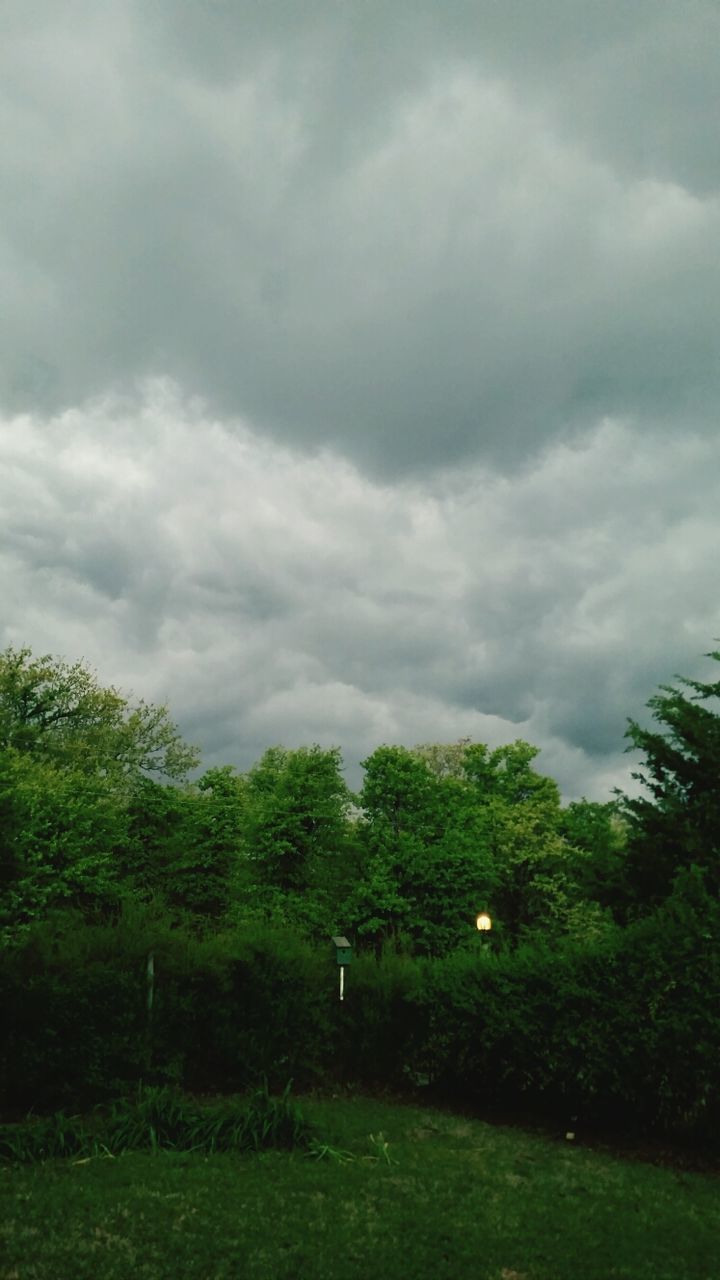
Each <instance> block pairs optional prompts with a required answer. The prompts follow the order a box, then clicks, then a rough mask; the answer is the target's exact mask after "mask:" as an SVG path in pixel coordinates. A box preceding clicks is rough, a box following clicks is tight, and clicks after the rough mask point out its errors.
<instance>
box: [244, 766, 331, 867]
mask: <svg viewBox="0 0 720 1280" xmlns="http://www.w3.org/2000/svg"><path fill="white" fill-rule="evenodd" d="M341 769H342V764H341V758H340V752H339V750H338V749H337V748H335V747H333V748H330V749H329V750H323V749H322V748H321V747H318V746H313V747H309V748H308V747H300V748H299V749H298V750H297V751H287V750H285V749H284V748H283V747H272V748H271V749H270V750H269V751H266V752H265V754H264V756H263V757H262V759H261V760H260V761H259V763H258V764H256V765H255V766H254V768H253V769H251V770H250V772H249V774H248V775H247V778H246V788H247V789H246V809H245V818H244V831H245V841H246V847H247V850H248V852H249V855H250V857H251V858H252V860H253V862H254V864H255V869H256V872H257V875H258V877H259V878H260V880H264V881H266V882H270V883H271V884H273V885H276V886H277V887H278V888H280V889H282V890H284V891H290V892H292V891H303V890H305V889H307V888H308V886H309V885H311V884H312V883H313V882H316V881H317V879H318V876H319V874H320V872H321V870H322V869H323V868H324V867H325V866H326V865H327V864H332V863H333V862H334V861H335V860H337V859H339V858H341V857H342V852H343V848H344V845H345V842H346V836H347V813H348V808H349V804H350V793H349V791H348V789H347V785H346V783H345V781H344V779H343V777H342V773H341Z"/></svg>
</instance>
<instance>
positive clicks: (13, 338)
mask: <svg viewBox="0 0 720 1280" xmlns="http://www.w3.org/2000/svg"><path fill="white" fill-rule="evenodd" d="M10 14H11V15H12V14H14V15H15V17H14V21H13V18H12V16H9V17H8V18H7V19H6V28H7V30H6V33H5V39H4V40H3V42H2V45H1V46H0V47H2V49H3V54H2V57H3V59H4V65H3V67H2V78H1V80H0V83H2V85H3V86H4V88H3V92H4V98H5V105H4V109H3V116H2V124H3V127H2V130H0V137H1V138H2V140H3V141H2V144H0V146H1V147H2V166H3V172H4V173H5V174H6V175H7V177H9V179H10V181H9V182H7V183H6V185H5V189H6V191H7V192H8V194H7V197H6V206H5V208H4V209H3V225H4V228H5V240H4V244H3V252H2V258H1V259H0V288H1V290H2V296H3V299H4V306H3V317H4V321H3V323H4V326H5V331H4V333H2V335H0V336H1V337H2V341H1V342H0V349H2V350H3V351H4V352H5V357H4V367H3V368H2V371H1V373H0V394H2V397H3V401H4V403H5V404H6V405H7V406H9V407H11V408H14V409H16V410H24V409H29V408H41V409H43V410H45V411H57V410H58V409H61V408H63V407H67V406H68V405H73V404H78V403H82V402H83V401H84V400H85V399H86V398H87V396H89V395H94V394H102V393H104V392H105V391H106V390H107V389H108V388H109V387H111V386H116V387H117V386H120V387H123V386H126V385H127V384H128V383H131V382H132V381H133V380H134V379H135V378H137V377H138V376H146V375H153V376H157V375H160V376H171V377H173V378H175V379H176V380H177V381H178V382H179V383H180V384H181V385H183V386H184V387H186V388H187V389H188V391H189V392H191V393H193V394H194V393H200V394H202V395H203V396H204V397H206V398H207V399H208V400H209V402H210V403H211V404H212V406H213V408H214V410H215V411H217V412H218V413H221V414H224V415H229V416H233V415H244V416H245V417H247V418H248V419H250V420H251V421H253V422H254V423H255V424H256V426H257V427H258V428H259V429H260V430H262V431H263V432H271V433H272V434H273V435H274V436H275V438H278V439H282V440H285V441H289V442H292V443H294V444H296V445H298V444H302V445H307V446H317V445H320V446H324V445H328V444H329V445H332V446H333V447H334V448H338V449H339V450H340V451H342V452H343V453H345V454H346V455H347V456H349V457H351V458H353V459H355V460H356V461H359V462H360V464H361V465H363V466H364V467H367V468H370V469H371V470H372V471H373V473H374V474H376V475H381V474H383V475H389V476H394V475H400V474H407V473H408V472H410V471H412V472H418V471H421V470H422V469H423V468H428V467H436V466H440V465H446V464H448V463H449V464H453V463H456V462H457V461H459V460H462V459H463V458H465V457H471V456H478V455H482V456H483V457H485V458H490V459H494V460H496V461H499V462H501V463H503V464H505V465H516V464H517V463H518V462H522V461H524V460H525V459H526V458H527V456H528V454H530V453H532V452H534V451H537V450H538V449H539V448H542V447H543V445H544V444H545V443H546V442H547V441H548V440H551V439H555V438H557V437H558V436H563V437H564V438H572V436H573V434H574V433H576V432H577V431H578V430H582V429H584V428H585V427H586V426H587V425H588V424H592V423H594V422H595V421H597V419H598V418H600V417H603V416H608V415H620V416H623V417H626V416H628V415H633V416H634V419H635V421H636V422H637V424H638V426H639V427H643V428H644V429H645V430H647V432H648V434H651V435H654V434H655V433H657V432H658V431H659V430H663V429H664V430H670V431H672V430H673V429H674V425H675V424H676V423H677V422H678V421H682V422H683V424H684V427H685V429H686V430H691V431H703V430H705V431H708V432H710V431H714V430H715V406H716V404H717V399H718V389H719V388H718V380H719V377H720V375H719V372H718V369H719V366H718V361H717V357H716V343H715V333H716V332H717V329H718V324H719V322H720V287H719V285H720V279H719V276H720V256H719V255H718V254H717V252H716V247H717V243H718V236H719V234H720V194H719V193H720V148H718V143H717V133H716V129H715V127H714V121H715V120H716V119H717V114H718V106H719V105H720V104H719V103H718V99H717V77H716V67H715V51H716V50H717V47H718V36H720V11H718V8H717V5H716V4H715V3H714V0H707V2H706V3H703V2H702V0H694V2H693V0H682V3H676V4H673V3H669V4H665V3H664V4H658V3H657V0H652V3H650V2H649V0H645V2H641V3H636V4H634V5H632V6H628V5H627V4H625V3H610V4H604V5H603V6H602V8H601V9H600V8H598V10H597V12H596V13H594V12H593V11H591V10H589V9H588V6H578V5H577V4H575V3H573V2H571V0H562V2H561V0H555V3H553V4H549V5H543V6H538V5H537V3H536V2H535V0H518V3H517V4H514V5H499V4H497V3H496V0H485V2H484V3H477V2H474V3H473V4H462V3H449V4H443V5H439V4H437V3H422V2H420V3H417V2H416V0H413V3H412V4H410V3H408V2H405V3H402V2H401V3H398V4H394V5H390V6H388V5H382V6H381V5H379V4H377V3H369V2H365V0H363V3H355V4H353V3H345V4H336V5H335V4H333V5H327V4H310V5H302V6H293V5H292V4H281V5H279V4H269V5H262V6H258V5H255V4H248V3H233V4H230V3H218V4H215V5H195V4H177V3H176V0H172V3H169V2H167V3H164V4H163V3H157V4H153V5H151V6H150V5H145V4H142V5H141V4H139V3H130V0H116V2H115V3H114V4H113V5H110V6H105V5H102V6H98V5H94V4H90V3H81V2H80V0H75V2H74V3H68V4H63V5H57V4H55V3H53V4H49V5H47V6H43V5H42V4H37V5H30V6H26V5H23V6H21V5H19V4H18V5H16V6H14V7H12V6H11V8H10Z"/></svg>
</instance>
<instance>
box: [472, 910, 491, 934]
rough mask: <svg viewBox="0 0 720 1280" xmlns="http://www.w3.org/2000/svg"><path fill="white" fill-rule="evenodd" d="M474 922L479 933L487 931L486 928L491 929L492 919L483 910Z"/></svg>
mask: <svg viewBox="0 0 720 1280" xmlns="http://www.w3.org/2000/svg"><path fill="white" fill-rule="evenodd" d="M475 923H476V925H477V927H478V929H479V930H480V932H481V933H487V931H488V929H492V920H491V919H490V916H489V915H488V914H487V912H485V911H482V912H481V913H480V915H479V916H478V918H477V920H476V921H475Z"/></svg>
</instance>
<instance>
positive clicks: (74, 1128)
mask: <svg viewBox="0 0 720 1280" xmlns="http://www.w3.org/2000/svg"><path fill="white" fill-rule="evenodd" d="M313 1141H314V1140H313V1134H312V1130H311V1128H310V1126H309V1125H308V1124H307V1122H306V1121H305V1119H304V1117H303V1114H302V1112H301V1110H300V1108H299V1107H298V1105H297V1103H296V1102H295V1101H294V1100H293V1099H291V1097H290V1084H288V1085H286V1087H285V1089H284V1090H283V1092H282V1093H281V1094H280V1095H279V1096H275V1097H274V1096H272V1095H271V1094H270V1092H269V1090H268V1088H267V1084H265V1085H264V1086H262V1087H260V1088H258V1089H255V1090H253V1092H252V1093H251V1094H250V1095H249V1097H247V1098H243V1099H240V1100H238V1099H232V1098H227V1099H220V1100H215V1101H213V1102H211V1103H207V1102H204V1103H200V1102H195V1101H192V1100H189V1099H187V1098H184V1097H183V1096H182V1095H181V1094H179V1093H178V1092H177V1091H176V1090H174V1089H169V1088H162V1087H160V1088H158V1087H154V1086H152V1085H150V1086H147V1085H145V1086H140V1088H139V1089H138V1090H137V1092H136V1094H135V1095H134V1097H131V1098H120V1099H118V1100H117V1101H115V1102H113V1103H111V1104H110V1105H109V1106H106V1107H100V1108H96V1109H95V1110H94V1112H93V1113H92V1114H90V1115H88V1116H77V1115H76V1116H72V1115H67V1114H65V1113H64V1112H62V1111H61V1112H56V1113H55V1114H54V1115H50V1116H37V1117H32V1116H31V1117H28V1118H27V1119H26V1120H25V1121H21V1122H16V1123H12V1124H4V1125H0V1160H5V1161H11V1162H15V1163H27V1164H33V1163H37V1162H38V1161H42V1160H48V1159H53V1158H55V1159H57V1158H61V1157H67V1158H70V1157H90V1158H92V1157H96V1156H98V1155H106V1156H115V1155H121V1154H123V1153H124V1152H126V1151H143V1150H146V1151H147V1150H150V1151H153V1152H156V1151H202V1152H205V1153H208V1154H211V1155H212V1154H214V1152H216V1151H262V1150H265V1149H267V1148H269V1147H278V1148H287V1149H292V1148H293V1147H305V1148H311V1147H312V1146H313Z"/></svg>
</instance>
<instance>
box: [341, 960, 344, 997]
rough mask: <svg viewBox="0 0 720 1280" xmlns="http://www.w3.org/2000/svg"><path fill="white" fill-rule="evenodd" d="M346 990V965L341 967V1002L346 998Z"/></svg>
mask: <svg viewBox="0 0 720 1280" xmlns="http://www.w3.org/2000/svg"><path fill="white" fill-rule="evenodd" d="M344 988H345V965H344V964H341V965H340V999H341V1000H344V999H345V996H344V994H343V993H344Z"/></svg>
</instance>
